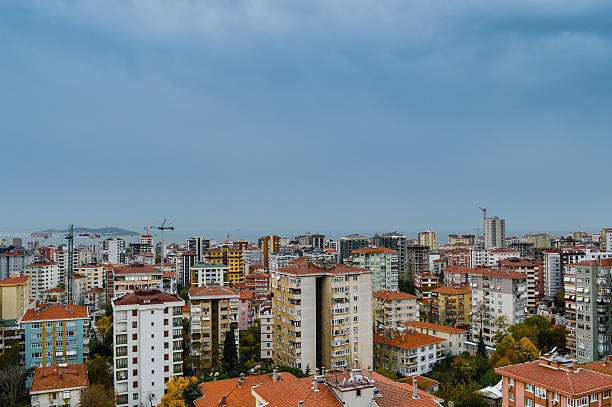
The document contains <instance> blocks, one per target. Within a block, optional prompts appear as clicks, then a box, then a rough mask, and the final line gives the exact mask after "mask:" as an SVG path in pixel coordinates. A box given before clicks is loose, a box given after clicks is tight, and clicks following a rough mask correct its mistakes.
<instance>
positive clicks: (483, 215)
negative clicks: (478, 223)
mask: <svg viewBox="0 0 612 407" xmlns="http://www.w3.org/2000/svg"><path fill="white" fill-rule="evenodd" d="M478 209H480V210H481V211H482V217H483V219H487V208H481V207H480V206H479V207H478Z"/></svg>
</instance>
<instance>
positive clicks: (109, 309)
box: [104, 301, 113, 318]
mask: <svg viewBox="0 0 612 407" xmlns="http://www.w3.org/2000/svg"><path fill="white" fill-rule="evenodd" d="M104 315H105V316H107V317H110V318H112V317H113V304H111V302H110V301H109V302H107V303H106V304H105V305H104Z"/></svg>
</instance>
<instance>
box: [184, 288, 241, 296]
mask: <svg viewBox="0 0 612 407" xmlns="http://www.w3.org/2000/svg"><path fill="white" fill-rule="evenodd" d="M219 296H222V297H235V298H238V297H239V296H240V293H239V292H238V291H236V290H234V289H233V288H230V287H224V286H221V285H205V286H202V287H194V288H190V289H189V298H196V297H197V298H202V297H219Z"/></svg>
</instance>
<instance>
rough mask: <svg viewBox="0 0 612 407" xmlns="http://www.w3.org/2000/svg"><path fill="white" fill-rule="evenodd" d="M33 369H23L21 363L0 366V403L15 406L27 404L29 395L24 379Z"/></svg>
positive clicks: (7, 406)
mask: <svg viewBox="0 0 612 407" xmlns="http://www.w3.org/2000/svg"><path fill="white" fill-rule="evenodd" d="M33 370H34V369H25V368H24V367H23V366H22V365H21V364H19V363H15V364H8V365H3V366H1V367H0V405H2V406H3V407H4V406H6V407H17V406H23V405H25V404H29V401H30V395H29V393H28V388H27V387H26V379H27V377H28V375H30V374H31V373H32V372H33Z"/></svg>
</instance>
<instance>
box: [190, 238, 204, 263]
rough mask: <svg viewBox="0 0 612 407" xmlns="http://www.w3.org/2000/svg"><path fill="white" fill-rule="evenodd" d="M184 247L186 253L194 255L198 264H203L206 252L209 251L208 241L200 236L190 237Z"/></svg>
mask: <svg viewBox="0 0 612 407" xmlns="http://www.w3.org/2000/svg"><path fill="white" fill-rule="evenodd" d="M185 246H186V249H187V250H188V251H190V252H192V253H195V256H196V261H197V262H198V263H203V262H204V261H205V259H206V258H205V255H206V252H207V251H208V250H209V249H210V239H207V238H205V237H202V236H196V237H190V238H189V239H187V242H186V243H185Z"/></svg>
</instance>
